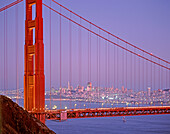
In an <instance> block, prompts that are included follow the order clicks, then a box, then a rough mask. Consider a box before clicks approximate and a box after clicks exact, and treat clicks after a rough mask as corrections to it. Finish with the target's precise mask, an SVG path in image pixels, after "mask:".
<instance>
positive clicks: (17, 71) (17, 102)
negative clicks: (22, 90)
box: [16, 5, 19, 104]
mask: <svg viewBox="0 0 170 134" xmlns="http://www.w3.org/2000/svg"><path fill="white" fill-rule="evenodd" d="M18 93H19V92H18V5H16V103H18ZM18 104H19V103H18Z"/></svg>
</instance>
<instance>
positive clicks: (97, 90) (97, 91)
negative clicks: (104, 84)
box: [96, 36, 99, 104]
mask: <svg viewBox="0 0 170 134" xmlns="http://www.w3.org/2000/svg"><path fill="white" fill-rule="evenodd" d="M98 40H99V37H98V36H97V53H96V54H97V60H96V61H97V73H96V75H97V88H96V94H97V103H98V104H99V65H98V64H99V61H98V60H99V59H98V58H99V56H98V53H99V41H98Z"/></svg>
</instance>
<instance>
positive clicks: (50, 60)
mask: <svg viewBox="0 0 170 134" xmlns="http://www.w3.org/2000/svg"><path fill="white" fill-rule="evenodd" d="M50 7H51V1H50ZM50 110H51V10H50Z"/></svg>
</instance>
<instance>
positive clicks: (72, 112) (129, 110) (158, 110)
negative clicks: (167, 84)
mask: <svg viewBox="0 0 170 134" xmlns="http://www.w3.org/2000/svg"><path fill="white" fill-rule="evenodd" d="M61 113H66V115H65V116H67V117H66V119H73V118H94V117H113V116H137V115H156V114H170V106H149V107H116V108H91V109H67V110H65V109H61V110H46V111H45V112H44V113H32V114H33V115H35V116H37V115H40V114H45V116H46V119H47V120H62V117H61V115H62V114H61Z"/></svg>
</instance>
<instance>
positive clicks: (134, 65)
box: [134, 48, 136, 99]
mask: <svg viewBox="0 0 170 134" xmlns="http://www.w3.org/2000/svg"><path fill="white" fill-rule="evenodd" d="M134 52H135V48H134ZM134 93H135V94H136V55H134ZM135 99H136V98H135Z"/></svg>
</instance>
